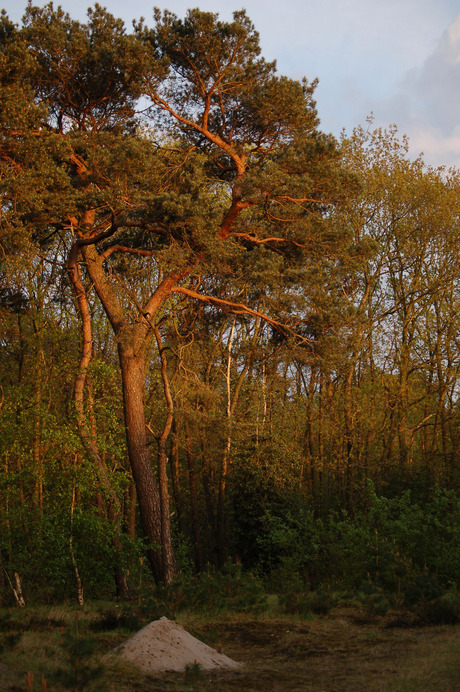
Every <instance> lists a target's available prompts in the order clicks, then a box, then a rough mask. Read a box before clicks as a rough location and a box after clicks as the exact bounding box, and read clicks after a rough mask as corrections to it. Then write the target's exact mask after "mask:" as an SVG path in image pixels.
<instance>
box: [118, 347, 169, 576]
mask: <svg viewBox="0 0 460 692" xmlns="http://www.w3.org/2000/svg"><path fill="white" fill-rule="evenodd" d="M118 353H119V358H120V366H121V373H122V382H123V405H124V414H125V427H126V441H127V445H128V454H129V460H130V463H131V469H132V472H133V478H134V482H135V484H136V492H137V500H138V503H139V513H140V518H141V524H142V529H143V531H144V535H145V537H146V538H147V541H148V548H147V557H148V560H149V563H150V567H151V569H152V573H153V577H154V579H155V581H156V582H163V581H164V575H163V564H162V563H163V560H162V555H161V542H162V536H161V502H160V491H159V488H158V483H157V481H156V478H155V474H154V471H153V468H152V460H151V455H150V450H149V447H148V440H147V429H146V421H145V411H144V381H145V363H144V359H143V358H142V357H141V356H134V355H133V353H132V352H130V351H129V350H128V349H125V348H123V346H122V345H121V344H120V343H119V347H118Z"/></svg>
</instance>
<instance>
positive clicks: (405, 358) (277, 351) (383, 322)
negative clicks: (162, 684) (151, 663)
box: [0, 3, 460, 598]
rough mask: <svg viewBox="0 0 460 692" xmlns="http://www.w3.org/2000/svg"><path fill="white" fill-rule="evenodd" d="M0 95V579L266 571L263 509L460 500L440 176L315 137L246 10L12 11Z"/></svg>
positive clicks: (384, 154)
mask: <svg viewBox="0 0 460 692" xmlns="http://www.w3.org/2000/svg"><path fill="white" fill-rule="evenodd" d="M0 80H1V93H0V123H1V124H0V138H1V139H0V167H1V169H0V170H1V175H0V194H1V218H0V248H1V256H0V320H1V325H2V329H1V339H0V349H1V353H2V357H1V365H0V385H1V390H0V392H1V408H0V429H1V435H0V458H1V466H2V480H1V481H0V522H1V526H2V529H1V537H0V556H1V558H0V561H1V565H0V567H1V574H2V576H1V579H0V581H1V582H2V584H3V586H5V585H6V582H7V581H8V580H9V581H10V583H11V584H12V585H14V584H13V581H12V580H13V575H14V574H15V573H17V574H18V575H22V578H23V580H27V578H29V580H30V582H33V581H34V582H36V583H40V589H41V590H42V591H43V593H45V594H47V593H49V594H53V593H64V592H65V591H66V588H68V584H69V581H70V580H69V575H70V574H73V575H74V577H75V580H76V582H75V583H76V588H77V590H78V593H79V597H81V598H83V596H82V593H83V583H84V582H85V583H86V584H87V585H88V588H89V589H91V588H93V589H95V590H97V587H96V584H97V583H104V584H105V583H106V582H107V572H108V571H111V573H112V574H113V575H114V578H115V582H116V589H117V593H118V594H119V595H120V596H121V597H127V596H128V595H129V591H130V588H131V586H130V570H131V571H132V565H133V564H134V563H135V562H136V560H137V559H138V558H139V556H141V557H142V556H143V555H146V557H147V559H148V563H149V568H150V571H151V574H152V576H153V579H154V580H155V582H156V583H158V584H160V583H166V584H168V583H170V582H171V581H173V579H174V578H175V576H176V575H177V574H178V572H179V571H180V570H181V569H182V570H183V569H184V565H189V566H190V564H192V563H193V568H194V569H195V570H197V571H201V570H202V569H203V568H204V566H205V565H206V564H207V563H212V564H214V565H216V567H221V566H222V565H223V564H224V563H225V561H226V560H227V559H228V558H229V557H230V558H232V559H233V560H237V561H242V563H243V565H244V566H247V567H251V568H255V567H257V566H258V567H259V568H260V569H262V570H264V569H265V570H269V569H270V564H269V563H270V559H271V558H270V559H268V557H267V555H268V553H270V555H271V554H272V553H273V551H275V552H276V550H275V548H274V546H275V544H276V540H275V539H276V537H277V536H278V539H277V540H278V542H279V540H280V531H281V528H280V526H281V525H280V524H279V523H278V524H277V521H278V520H281V518H282V517H283V516H284V517H286V516H288V515H289V516H291V515H296V516H302V512H311V513H312V514H311V516H312V517H316V518H318V519H320V518H324V517H326V516H327V515H328V513H331V512H347V513H349V515H350V516H354V515H358V514H359V513H362V512H365V511H366V508H368V506H369V483H372V487H373V488H377V489H378V491H379V492H382V493H384V494H386V496H388V497H397V496H399V494H400V493H401V492H402V491H404V490H407V489H410V490H411V492H412V493H413V495H414V496H415V497H418V498H420V500H422V499H423V500H424V501H428V500H429V498H432V497H433V493H434V492H435V490H434V488H435V487H436V485H437V487H438V488H439V487H441V488H445V489H446V490H447V491H458V483H459V464H458V459H459V453H460V449H459V445H460V436H459V432H458V429H459V426H458V379H459V357H458V319H459V318H458V312H459V311H458V310H457V305H458V300H459V290H458V289H459V281H458V276H459V253H458V246H459V244H458V233H459V222H458V219H459V204H460V202H459V199H460V196H459V183H460V179H459V175H458V171H457V170H455V169H452V170H446V169H442V168H439V169H436V168H430V167H428V166H426V165H425V164H424V162H423V160H422V158H418V159H416V160H413V159H411V158H410V157H409V154H408V147H407V142H406V141H405V139H404V138H403V137H400V136H399V134H398V132H397V129H396V128H395V127H393V128H389V129H388V130H380V129H377V130H374V129H373V125H372V122H371V121H370V122H369V123H367V126H366V127H358V128H356V130H355V131H354V132H353V133H352V134H351V135H348V136H343V137H342V139H341V140H340V141H337V140H336V139H335V138H333V137H332V136H331V135H328V134H326V133H323V132H322V131H321V129H320V122H319V119H318V115H317V111H316V104H315V101H314V89H315V86H316V82H315V81H313V82H308V81H307V80H304V81H302V82H299V81H296V80H292V79H289V78H287V77H284V76H280V75H279V74H278V72H277V70H276V64H275V63H269V62H267V61H266V60H264V58H263V57H261V55H260V47H259V37H258V34H257V32H256V30H255V28H254V26H253V25H252V23H251V22H250V20H249V19H248V17H247V16H246V14H245V12H244V11H241V12H236V13H235V14H234V17H233V21H231V22H223V21H221V20H220V19H219V17H218V16H217V15H215V14H212V13H207V12H201V11H199V10H190V11H189V12H188V13H187V15H186V17H185V18H184V19H179V18H177V17H176V16H175V15H174V14H172V13H171V12H168V11H166V12H164V13H160V11H158V10H155V12H154V18H153V27H152V28H150V27H149V26H148V25H147V24H146V23H145V22H144V21H143V20H140V21H138V22H135V23H134V25H133V29H132V31H131V32H128V31H127V30H126V28H125V26H124V24H123V22H122V21H121V20H119V19H116V18H114V17H113V16H112V15H110V14H109V13H108V12H107V11H106V10H105V9H103V8H101V7H100V6H99V5H95V6H94V8H93V9H90V10H89V11H88V20H87V22H86V23H81V22H77V21H75V20H73V19H72V18H71V17H70V16H69V15H68V14H66V13H64V12H63V11H62V10H61V9H60V8H56V9H55V8H54V7H53V5H52V4H49V5H47V6H46V7H43V8H38V7H35V6H33V5H32V4H31V3H29V5H28V7H27V9H26V12H25V14H24V17H23V20H22V24H21V26H16V25H14V24H13V23H12V22H10V20H9V19H8V17H7V16H6V14H5V13H3V14H2V16H1V22H0ZM274 517H278V519H277V520H275V519H274ZM306 530H308V529H306ZM277 531H278V534H277ZM267 537H271V538H270V540H271V541H272V542H271V543H270V545H271V548H270V550H268V552H267V549H266V547H267V540H268V538H267ZM272 539H273V540H272ZM281 542H282V541H281ZM264 546H265V547H264ZM264 550H265V552H264ZM280 550H281V552H282V549H280ZM274 559H275V561H276V560H278V559H279V555H278V556H276V555H275V557H274ZM133 561H134V562H133ZM111 578H112V577H111ZM51 582H52V584H51Z"/></svg>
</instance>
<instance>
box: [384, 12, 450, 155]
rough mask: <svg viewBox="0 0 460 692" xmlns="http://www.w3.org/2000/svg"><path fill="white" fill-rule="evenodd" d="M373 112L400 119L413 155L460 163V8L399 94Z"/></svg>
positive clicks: (407, 77) (405, 81)
mask: <svg viewBox="0 0 460 692" xmlns="http://www.w3.org/2000/svg"><path fill="white" fill-rule="evenodd" d="M374 112H375V115H376V120H377V122H378V124H387V123H388V122H396V124H397V125H398V128H399V129H400V131H402V132H404V133H406V134H408V136H409V140H410V147H411V151H412V153H413V154H414V155H417V154H419V153H421V152H423V154H424V158H425V160H426V162H427V163H430V164H433V165H441V164H445V165H447V166H450V165H455V166H460V14H458V15H457V16H456V17H455V18H454V20H453V21H452V22H451V24H450V26H449V27H448V29H447V30H446V31H444V33H443V34H442V36H441V38H440V40H439V41H438V44H437V45H436V47H435V49H434V50H433V52H432V54H431V55H430V56H428V57H427V59H426V60H425V61H424V63H423V64H422V66H421V67H420V68H418V69H412V70H410V71H408V72H407V73H406V75H405V77H404V79H403V80H402V81H401V84H400V87H399V90H398V91H397V93H396V95H395V96H394V97H392V98H391V99H388V100H386V101H385V102H381V103H378V104H377V105H376V107H375V109H374Z"/></svg>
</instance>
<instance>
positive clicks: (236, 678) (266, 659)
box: [0, 608, 460, 692]
mask: <svg viewBox="0 0 460 692" xmlns="http://www.w3.org/2000/svg"><path fill="white" fill-rule="evenodd" d="M69 612H70V609H68V610H67V612H65V609H64V608H62V609H58V608H54V609H50V610H48V612H46V611H45V610H44V609H42V610H41V611H40V613H38V614H37V613H35V615H33V616H32V617H31V616H30V615H29V616H28V617H27V618H26V616H25V615H22V614H21V617H22V619H23V625H24V626H25V627H24V629H22V630H21V631H20V628H21V618H19V619H18V618H17V617H16V614H15V613H14V614H13V616H12V617H11V624H12V627H11V628H10V630H9V634H8V635H2V636H3V637H5V636H7V637H10V639H9V640H8V641H9V646H6V647H5V646H4V647H3V651H2V652H1V654H0V692H19V691H22V690H49V691H50V692H51V691H53V692H54V691H56V692H58V691H59V692H60V691H62V690H73V689H80V690H82V689H83V690H99V691H101V692H130V691H133V692H134V691H135V692H147V691H148V692H160V691H161V692H169V691H171V692H173V691H175V692H186V691H191V690H195V691H196V692H211V691H212V692H227V691H228V692H230V691H238V692H240V691H241V690H244V691H245V692H286V691H288V692H300V691H304V690H305V691H308V690H314V691H315V692H342V691H343V692H348V691H353V692H359V691H361V690H362V691H363V692H364V691H366V692H373V691H385V692H386V691H387V690H389V691H395V692H396V691H398V692H406V691H413V692H423V691H424V690H427V691H428V690H430V691H432V690H436V692H441V691H443V690H445V691H446V692H454V691H455V690H459V691H460V625H450V626H449V625H445V626H430V627H427V626H425V627H421V626H420V625H418V624H417V623H416V622H415V621H411V620H410V619H404V618H402V617H401V616H399V615H397V614H396V615H395V614H393V615H391V614H389V615H387V616H385V617H376V616H369V615H368V614H367V613H366V612H365V611H360V610H358V609H355V608H337V609H335V610H334V611H332V612H331V613H330V614H329V615H326V616H321V617H316V618H315V619H311V620H308V619H300V618H288V617H287V616H283V617H276V618H275V617H270V618H268V617H263V616H260V617H254V616H248V615H246V616H243V615H232V616H224V615H221V616H218V615H215V614H213V615H209V617H207V616H206V615H203V614H201V615H196V614H188V615H181V616H180V617H179V618H178V622H180V623H181V624H182V625H183V626H184V627H185V629H186V630H187V631H188V632H190V633H191V634H192V635H193V636H195V637H197V638H198V639H200V640H201V641H204V642H206V643H207V644H208V645H209V646H211V647H213V648H214V649H216V650H218V651H221V652H223V653H225V654H226V655H227V656H230V657H231V658H233V659H234V660H235V661H239V662H240V663H242V664H243V665H242V667H241V668H239V669H237V670H232V671H230V670H228V671H218V672H214V671H213V672H207V671H202V670H200V669H198V668H196V667H195V668H193V667H191V669H189V670H188V671H187V672H184V673H175V674H173V673H168V674H161V675H160V674H155V675H146V674H143V673H140V672H139V671H138V670H136V669H134V668H132V667H130V666H129V664H127V663H125V662H123V661H121V660H120V661H119V662H115V663H110V664H108V665H106V666H105V667H104V668H103V669H99V668H98V665H99V663H100V662H101V660H102V657H103V656H104V654H105V653H107V652H108V651H110V650H111V649H112V648H113V647H115V646H117V645H118V644H120V643H121V642H123V641H125V640H126V639H128V637H129V636H130V635H131V634H132V632H126V631H125V632H123V631H121V630H119V629H117V630H113V631H109V632H99V631H95V632H90V631H88V630H87V629H86V630H85V629H84V627H83V624H84V617H83V616H82V615H79V616H78V618H80V633H83V632H84V631H85V632H86V634H80V639H77V640H75V639H74V640H73V644H72V643H71V644H69V643H67V645H65V641H66V640H65V637H66V634H65V633H66V630H68V629H69V626H71V625H72V617H73V618H74V625H73V626H75V622H77V620H78V618H77V617H76V616H75V612H76V611H75V610H72V614H71V615H69ZM93 614H94V613H93ZM63 623H64V624H63ZM16 631H17V632H19V634H18V635H17V638H18V640H17V642H15V641H14V635H15V632H16ZM19 635H20V638H19ZM85 637H86V639H85ZM75 641H76V642H77V647H76V648H75ZM85 641H86V642H90V643H91V645H92V648H91V647H90V649H91V653H90V655H89V656H88V655H87V654H86V653H85V647H84V645H83V644H84V642H85ZM4 643H5V640H4ZM66 646H67V648H66ZM63 647H64V648H63Z"/></svg>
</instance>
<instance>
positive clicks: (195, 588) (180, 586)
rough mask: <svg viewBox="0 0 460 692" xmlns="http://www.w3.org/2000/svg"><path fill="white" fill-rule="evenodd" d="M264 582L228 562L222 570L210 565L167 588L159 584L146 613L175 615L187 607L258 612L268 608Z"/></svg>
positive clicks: (147, 601) (144, 609)
mask: <svg viewBox="0 0 460 692" xmlns="http://www.w3.org/2000/svg"><path fill="white" fill-rule="evenodd" d="M265 600H266V594H265V590H264V588H263V585H262V582H261V581H260V580H259V579H257V578H256V577H254V576H253V575H252V574H250V573H247V572H245V571H243V569H242V568H241V565H238V564H233V563H232V562H227V563H226V564H225V566H224V567H223V569H222V570H215V569H214V568H212V567H211V566H210V565H208V568H207V570H206V571H205V572H202V573H199V574H197V575H195V576H193V577H182V578H179V579H178V580H176V581H175V582H173V583H172V584H171V585H170V586H167V587H157V588H156V591H155V593H154V594H153V596H151V597H150V599H143V601H142V612H143V614H144V616H148V617H149V618H152V617H161V616H163V615H166V616H173V617H174V616H175V615H176V614H177V613H178V612H180V611H183V610H189V609H190V610H195V611H199V612H201V611H206V612H208V611H217V612H224V613H226V612H228V613H231V612H233V613H240V612H241V613H258V612H260V611H261V610H263V608H264V607H265Z"/></svg>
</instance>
